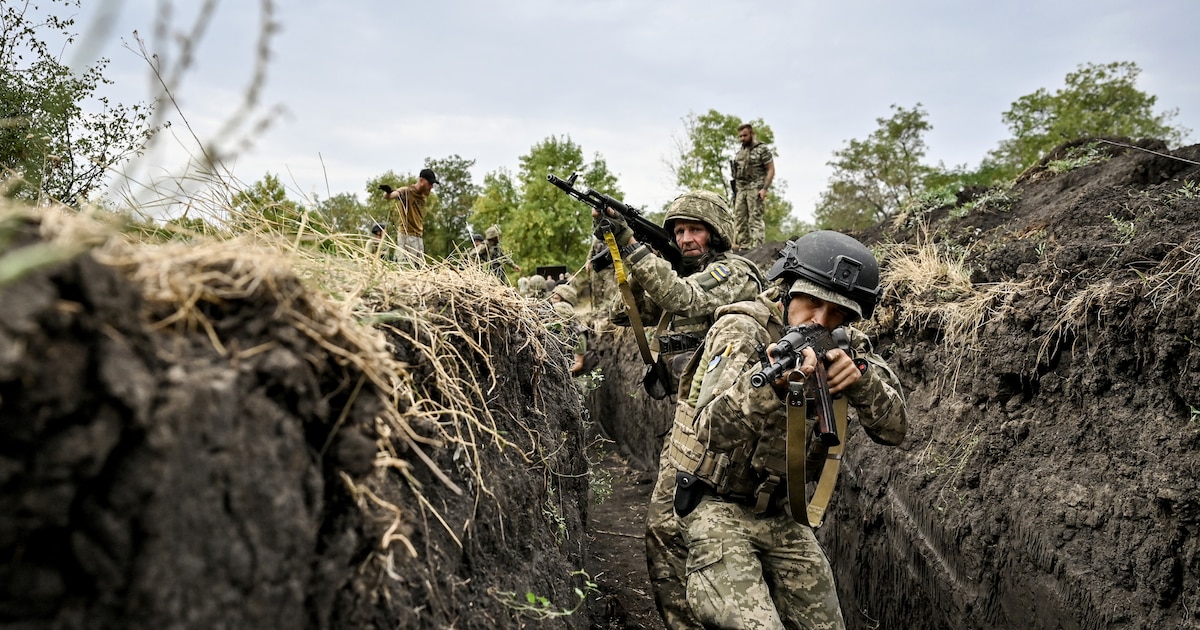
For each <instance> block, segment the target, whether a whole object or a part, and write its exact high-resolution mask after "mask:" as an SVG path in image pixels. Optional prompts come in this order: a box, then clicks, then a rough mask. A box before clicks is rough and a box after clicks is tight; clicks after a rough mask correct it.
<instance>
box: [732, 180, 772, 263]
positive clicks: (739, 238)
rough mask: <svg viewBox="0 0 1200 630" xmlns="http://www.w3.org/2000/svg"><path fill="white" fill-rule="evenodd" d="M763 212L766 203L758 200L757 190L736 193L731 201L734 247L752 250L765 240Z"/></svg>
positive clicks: (765, 230)
mask: <svg viewBox="0 0 1200 630" xmlns="http://www.w3.org/2000/svg"><path fill="white" fill-rule="evenodd" d="M765 212H766V203H764V202H763V200H762V199H759V198H758V190H757V189H750V190H739V191H738V194H737V197H736V198H734V200H733V227H734V232H735V238H734V243H733V244H734V246H735V247H739V248H741V249H753V248H755V247H758V246H759V245H762V244H763V241H765V240H766V238H767V228H766V224H765V223H764V220H763V214H764V213H765Z"/></svg>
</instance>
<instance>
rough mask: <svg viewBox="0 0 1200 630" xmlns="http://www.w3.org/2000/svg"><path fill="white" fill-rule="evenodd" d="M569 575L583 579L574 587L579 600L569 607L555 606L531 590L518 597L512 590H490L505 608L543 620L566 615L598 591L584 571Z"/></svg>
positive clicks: (524, 615)
mask: <svg viewBox="0 0 1200 630" xmlns="http://www.w3.org/2000/svg"><path fill="white" fill-rule="evenodd" d="M571 577H573V578H574V577H578V578H580V579H581V580H582V581H583V585H582V586H581V587H576V588H575V595H576V597H578V598H579V601H578V602H575V605H574V606H572V607H570V608H562V607H559V606H555V605H554V602H552V601H550V598H548V597H544V596H542V595H538V594H537V593H534V592H533V591H526V592H525V595H524V597H518V596H517V594H516V593H515V592H512V591H495V590H492V591H491V595H492V597H494V598H495V599H496V601H498V602H500V603H501V604H503V605H504V607H505V608H508V609H509V610H512V611H513V612H515V613H517V614H518V615H520V616H522V617H525V618H528V619H536V620H538V621H545V620H547V619H555V618H557V617H568V616H570V615H573V614H575V613H576V612H578V611H579V609H580V608H582V607H583V603H584V602H586V601H587V598H588V596H589V595H591V594H592V593H596V592H598V591H599V589H598V588H597V587H596V583H595V582H593V581H592V576H590V575H588V574H587V572H586V571H582V570H580V571H575V572H573V573H571Z"/></svg>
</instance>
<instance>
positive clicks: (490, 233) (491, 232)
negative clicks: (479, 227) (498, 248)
mask: <svg viewBox="0 0 1200 630" xmlns="http://www.w3.org/2000/svg"><path fill="white" fill-rule="evenodd" d="M484 236H486V237H488V240H491V239H493V238H500V226H499V225H491V226H488V229H487V231H485V232H484Z"/></svg>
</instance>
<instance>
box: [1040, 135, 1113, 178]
mask: <svg viewBox="0 0 1200 630" xmlns="http://www.w3.org/2000/svg"><path fill="white" fill-rule="evenodd" d="M1110 157H1112V156H1110V155H1109V154H1108V153H1107V152H1105V151H1102V150H1100V146H1099V145H1097V144H1095V143H1093V144H1088V145H1084V146H1081V147H1072V148H1070V149H1068V150H1067V154H1066V155H1065V156H1063V157H1062V158H1060V159H1057V160H1051V161H1050V162H1049V163H1047V164H1046V170H1047V171H1050V172H1051V173H1054V174H1056V175H1057V174H1061V173H1066V172H1069V171H1073V170H1075V169H1077V168H1083V167H1084V166H1089V165H1091V164H1100V163H1103V162H1107V161H1108V160H1109V158H1110Z"/></svg>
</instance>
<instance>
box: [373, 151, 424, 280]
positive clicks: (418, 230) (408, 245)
mask: <svg viewBox="0 0 1200 630" xmlns="http://www.w3.org/2000/svg"><path fill="white" fill-rule="evenodd" d="M437 183H438V179H437V174H435V173H434V172H433V169H428V168H423V169H421V174H420V175H419V176H418V178H417V183H415V184H410V185H408V186H403V187H401V188H397V189H395V190H393V189H392V187H391V186H388V185H387V184H382V185H380V186H379V189H380V190H382V191H383V193H384V198H385V199H391V200H394V201H395V202H396V213H397V214H399V220H397V221H395V224H396V244H397V246H398V248H399V249H403V250H406V251H408V252H409V254H410V255H412V256H415V257H417V258H421V257H423V256H424V255H425V239H424V238H423V237H424V232H425V202H426V201H428V200H429V193H430V192H432V191H433V186H434V185H435V184H437Z"/></svg>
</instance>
